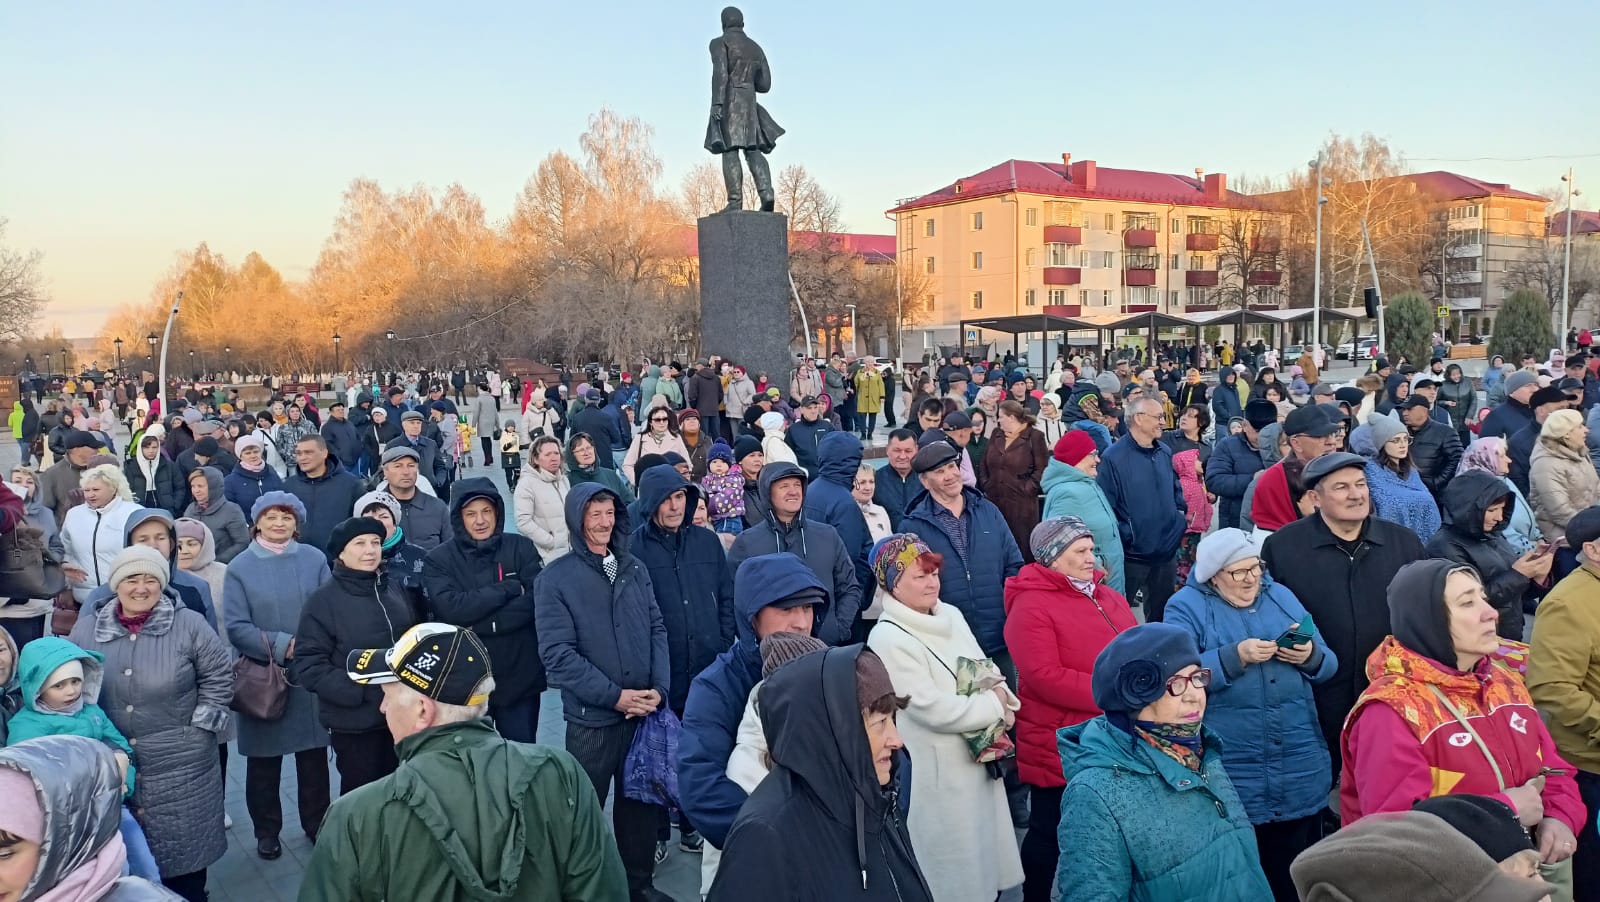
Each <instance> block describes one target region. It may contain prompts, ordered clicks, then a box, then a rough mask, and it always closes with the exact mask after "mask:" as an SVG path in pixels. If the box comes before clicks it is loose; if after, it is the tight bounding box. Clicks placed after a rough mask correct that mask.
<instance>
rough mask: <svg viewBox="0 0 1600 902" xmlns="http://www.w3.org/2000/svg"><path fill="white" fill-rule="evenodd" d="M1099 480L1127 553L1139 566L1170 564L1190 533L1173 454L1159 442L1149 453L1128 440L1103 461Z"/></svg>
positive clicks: (1129, 437) (1103, 458)
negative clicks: (1167, 562) (1187, 532)
mask: <svg viewBox="0 0 1600 902" xmlns="http://www.w3.org/2000/svg"><path fill="white" fill-rule="evenodd" d="M1095 480H1096V482H1098V483H1099V485H1100V489H1101V491H1103V492H1105V493H1106V500H1108V501H1110V502H1111V509H1112V510H1113V511H1115V512H1116V515H1117V532H1118V533H1120V534H1121V536H1122V550H1123V553H1124V554H1126V555H1127V556H1128V558H1129V559H1130V560H1134V561H1147V562H1148V561H1154V562H1158V563H1159V562H1160V561H1162V560H1165V559H1168V558H1171V557H1172V555H1173V554H1174V553H1175V552H1176V551H1177V550H1178V542H1179V540H1181V539H1182V538H1183V532H1184V530H1185V529H1187V528H1188V520H1187V517H1186V512H1187V510H1188V507H1187V506H1186V505H1185V504H1184V502H1183V489H1182V487H1181V486H1179V484H1178V474H1177V473H1176V472H1175V471H1174V470H1173V469H1172V451H1171V449H1169V448H1167V446H1166V445H1163V444H1161V443H1160V442H1156V443H1154V444H1153V445H1151V446H1150V447H1148V448H1146V447H1144V446H1142V445H1140V444H1139V443H1138V442H1136V441H1134V440H1133V436H1131V435H1125V436H1123V437H1122V438H1120V439H1118V440H1117V443H1116V444H1115V445H1112V446H1111V450H1110V451H1107V452H1106V453H1105V455H1104V456H1103V457H1102V458H1101V459H1100V475H1099V476H1097V477H1095Z"/></svg>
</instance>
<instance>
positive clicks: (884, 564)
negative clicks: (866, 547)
mask: <svg viewBox="0 0 1600 902" xmlns="http://www.w3.org/2000/svg"><path fill="white" fill-rule="evenodd" d="M932 553H933V549H932V548H929V547H928V543H927V542H924V541H922V539H921V538H919V537H918V536H917V535H916V534H915V533H910V532H902V533H896V534H895V535H892V536H885V537H884V538H882V539H879V540H878V544H876V545H873V546H872V551H871V552H870V553H869V554H868V555H867V563H868V564H869V565H870V566H871V567H872V574H873V575H874V576H876V577H877V578H878V582H879V584H881V585H882V586H883V590H884V591H885V592H891V593H892V592H893V591H894V584H895V583H897V582H899V581H900V577H901V576H903V575H905V572H906V571H907V570H909V569H911V565H913V564H915V563H916V562H917V559H918V558H920V557H922V556H923V555H925V554H932Z"/></svg>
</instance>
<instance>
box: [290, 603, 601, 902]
mask: <svg viewBox="0 0 1600 902" xmlns="http://www.w3.org/2000/svg"><path fill="white" fill-rule="evenodd" d="M347 669H348V670H349V673H350V678H351V679H353V680H355V681H356V682H358V683H363V684H375V685H381V686H382V687H383V699H384V705H383V707H384V717H385V719H386V720H387V721H388V724H389V732H390V734H391V735H393V736H394V738H395V741H396V743H398V746H397V748H396V752H397V753H398V754H399V756H400V769H399V770H398V771H396V772H395V773H393V774H390V775H389V776H387V777H384V778H383V779H381V780H378V781H376V782H373V783H368V784H367V785H366V786H363V787H361V788H359V789H357V790H354V791H353V792H351V793H349V794H348V795H345V796H343V797H342V798H340V799H339V801H338V802H336V803H334V805H333V807H332V808H331V809H329V811H328V814H327V817H326V818H324V820H323V822H322V830H321V832H320V833H319V834H318V836H317V845H316V847H315V849H314V850H313V851H312V854H311V862H310V864H309V865H307V867H306V873H305V879H304V880H303V881H302V882H301V884H300V896H299V898H300V900H301V902H322V900H326V902H364V900H371V902H380V900H385V899H437V900H451V899H503V900H508V902H545V900H550V902H559V900H565V899H584V900H596V902H625V900H627V898H628V881H627V878H626V877H625V876H624V875H623V871H622V859H621V858H620V857H619V856H618V854H617V847H616V843H615V842H614V841H613V840H612V838H611V831H610V830H608V829H607V828H606V823H605V820H604V818H603V817H602V815H601V811H600V804H599V802H598V800H597V799H596V798H595V794H594V791H593V788H592V787H591V786H590V784H589V779H588V777H586V776H584V773H583V770H582V769H581V768H579V767H578V763H577V761H575V760H574V759H573V757H572V756H571V755H569V754H567V753H566V752H565V751H562V750H561V749H556V748H551V747H549V746H543V745H532V744H529V743H521V742H512V741H510V740H507V739H502V738H501V737H500V735H499V734H498V733H496V732H495V729H494V726H493V725H492V724H491V723H490V722H489V721H488V720H487V719H485V717H484V715H485V712H486V711H487V710H488V703H489V694H490V693H491V692H493V691H494V677H493V676H492V675H491V673H490V666H489V653H488V651H487V650H485V649H484V647H483V643H482V642H481V641H480V640H479V639H478V637H477V636H476V635H475V634H474V633H473V632H472V631H471V630H467V629H461V628H458V627H453V626H447V625H445V624H442V623H423V624H419V625H417V626H414V627H412V628H411V629H409V630H407V631H406V633H405V634H404V635H403V636H401V637H400V641H399V642H397V643H395V646H394V647H393V648H389V649H381V648H372V649H364V650H357V651H352V652H351V653H350V658H349V662H348V665H347Z"/></svg>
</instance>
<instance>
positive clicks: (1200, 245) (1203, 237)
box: [1183, 234, 1219, 251]
mask: <svg viewBox="0 0 1600 902" xmlns="http://www.w3.org/2000/svg"><path fill="white" fill-rule="evenodd" d="M1218 244H1219V238H1218V236H1217V235H1215V234H1209V235H1207V234H1189V235H1185V236H1183V246H1184V248H1185V249H1186V250H1191V251H1214V250H1216V249H1217V247H1218Z"/></svg>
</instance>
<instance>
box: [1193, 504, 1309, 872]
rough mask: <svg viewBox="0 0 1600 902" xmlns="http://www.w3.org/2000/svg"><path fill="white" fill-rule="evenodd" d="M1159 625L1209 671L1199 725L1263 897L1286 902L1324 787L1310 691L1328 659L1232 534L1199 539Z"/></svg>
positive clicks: (1243, 536) (1296, 604) (1250, 540)
mask: <svg viewBox="0 0 1600 902" xmlns="http://www.w3.org/2000/svg"><path fill="white" fill-rule="evenodd" d="M1165 622H1167V623H1170V624H1172V625H1173V626H1178V627H1182V628H1183V629H1184V630H1186V631H1188V632H1189V634H1190V635H1192V636H1193V637H1194V641H1195V644H1196V645H1198V646H1199V648H1200V666H1202V667H1205V668H1209V669H1210V670H1211V674H1212V677H1211V685H1210V687H1208V694H1209V698H1208V701H1207V705H1208V710H1207V712H1206V725H1207V726H1209V727H1210V728H1211V729H1213V730H1215V731H1216V732H1217V734H1218V735H1219V736H1221V737H1222V743H1223V744H1222V763H1223V766H1224V767H1225V768H1227V771H1228V776H1229V778H1230V779H1232V780H1233V785H1234V788H1235V789H1237V790H1238V792H1239V798H1240V800H1241V801H1243V802H1244V808H1245V813H1246V814H1247V815H1248V816H1249V818H1250V823H1251V824H1252V826H1253V827H1254V828H1255V834H1256V844H1257V846H1258V847H1259V848H1260V852H1261V869H1262V871H1263V872H1265V874H1266V876H1267V883H1268V884H1269V885H1270V886H1271V887H1272V892H1273V896H1274V897H1275V898H1278V899H1294V898H1296V896H1295V889H1294V881H1293V880H1291V879H1290V877H1289V863H1290V862H1292V861H1293V860H1294V857H1295V856H1296V855H1298V854H1300V853H1301V852H1303V851H1304V850H1306V849H1307V848H1309V847H1310V846H1311V845H1312V844H1313V843H1315V842H1316V841H1317V840H1319V839H1321V838H1322V829H1321V827H1322V809H1323V808H1325V807H1326V806H1327V802H1328V791H1329V790H1330V789H1331V788H1332V774H1331V765H1330V760H1329V757H1328V745H1327V742H1326V741H1325V740H1324V739H1323V736H1322V730H1321V728H1320V727H1319V726H1318V722H1317V708H1316V700H1315V699H1314V698H1313V697H1312V689H1311V687H1312V686H1313V685H1315V684H1320V683H1324V682H1327V681H1328V680H1330V679H1332V678H1333V675H1334V672H1335V671H1336V670H1337V669H1338V667H1339V661H1338V658H1337V657H1335V655H1334V653H1333V651H1332V650H1330V649H1329V648H1328V647H1327V646H1326V645H1325V644H1324V643H1323V641H1322V636H1321V635H1320V634H1319V633H1318V632H1317V627H1316V624H1315V623H1314V622H1313V621H1312V618H1311V615H1310V614H1308V613H1306V609H1305V607H1304V606H1302V605H1301V604H1300V601H1299V599H1297V598H1295V596H1294V593H1293V592H1291V591H1289V589H1288V587H1287V586H1285V585H1283V584H1282V583H1279V582H1276V581H1275V580H1273V578H1272V575H1271V574H1270V573H1267V572H1266V569H1265V567H1264V566H1263V564H1262V561H1261V548H1260V546H1259V545H1258V544H1257V542H1256V539H1255V538H1254V537H1253V536H1251V535H1250V534H1249V533H1247V532H1245V531H1243V530H1240V529H1233V528H1228V529H1219V530H1217V531H1216V532H1214V533H1212V534H1211V535H1209V536H1206V537H1205V538H1204V539H1202V540H1201V541H1200V546H1199V548H1198V549H1197V550H1196V552H1195V563H1194V567H1193V569H1191V570H1190V571H1189V582H1188V584H1187V585H1185V586H1184V587H1183V588H1182V589H1179V590H1178V591H1177V593H1176V594H1174V595H1173V596H1172V598H1171V600H1169V601H1168V602H1167V609H1166V613H1165Z"/></svg>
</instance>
